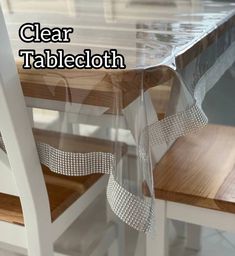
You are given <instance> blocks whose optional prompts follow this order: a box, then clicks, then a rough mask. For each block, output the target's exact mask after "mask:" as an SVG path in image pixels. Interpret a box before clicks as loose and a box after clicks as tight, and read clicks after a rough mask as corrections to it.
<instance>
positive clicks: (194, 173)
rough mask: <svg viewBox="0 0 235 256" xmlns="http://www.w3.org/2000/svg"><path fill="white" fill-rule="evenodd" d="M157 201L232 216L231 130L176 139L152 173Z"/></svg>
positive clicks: (234, 142) (234, 140) (234, 162)
mask: <svg viewBox="0 0 235 256" xmlns="http://www.w3.org/2000/svg"><path fill="white" fill-rule="evenodd" d="M154 183H155V196H156V197H157V198H159V199H164V200H169V201H174V202H180V203H185V204H190V205H194V206H199V207H205V208H210V209H216V210H220V211H226V212H232V213H235V128H234V127H228V126H227V127H226V126H219V125H208V126H207V127H206V128H204V129H202V130H201V131H200V132H199V133H197V134H193V135H188V136H186V137H182V138H179V139H178V140H177V141H176V142H175V143H174V145H173V146H172V147H171V149H170V150H169V151H168V152H167V153H166V155H165V156H164V157H163V158H162V159H161V160H160V162H159V163H158V164H157V166H156V168H155V170H154Z"/></svg>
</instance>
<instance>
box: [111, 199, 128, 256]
mask: <svg viewBox="0 0 235 256" xmlns="http://www.w3.org/2000/svg"><path fill="white" fill-rule="evenodd" d="M106 217H107V222H114V223H115V225H116V227H117V229H116V230H117V233H116V238H115V239H114V242H113V243H112V244H111V245H110V247H109V249H108V251H107V256H122V255H126V253H125V249H126V247H125V224H124V223H123V222H122V221H121V220H119V219H118V218H117V216H116V215H115V214H114V213H113V212H112V210H111V209H110V206H109V204H108V202H106Z"/></svg>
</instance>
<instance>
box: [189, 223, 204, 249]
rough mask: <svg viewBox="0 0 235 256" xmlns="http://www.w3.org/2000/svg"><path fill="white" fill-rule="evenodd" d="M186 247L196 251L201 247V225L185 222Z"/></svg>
mask: <svg viewBox="0 0 235 256" xmlns="http://www.w3.org/2000/svg"><path fill="white" fill-rule="evenodd" d="M186 248H188V249H191V250H196V251H199V250H200V249H201V226H199V225H194V224H187V239H186Z"/></svg>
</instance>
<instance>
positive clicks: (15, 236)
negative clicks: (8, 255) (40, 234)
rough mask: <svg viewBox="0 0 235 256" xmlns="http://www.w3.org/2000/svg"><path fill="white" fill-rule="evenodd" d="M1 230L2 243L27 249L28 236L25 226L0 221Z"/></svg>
mask: <svg viewBox="0 0 235 256" xmlns="http://www.w3.org/2000/svg"><path fill="white" fill-rule="evenodd" d="M0 230H1V232H0V241H1V242H2V243H5V244H8V245H14V246H18V247H21V248H22V247H24V248H27V234H26V230H25V228H24V227H23V226H20V225H15V224H13V223H8V222H4V221H0Z"/></svg>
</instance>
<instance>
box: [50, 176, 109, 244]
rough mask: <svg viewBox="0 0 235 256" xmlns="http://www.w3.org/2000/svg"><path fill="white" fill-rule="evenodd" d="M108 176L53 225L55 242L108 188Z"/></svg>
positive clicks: (99, 181)
mask: <svg viewBox="0 0 235 256" xmlns="http://www.w3.org/2000/svg"><path fill="white" fill-rule="evenodd" d="M107 182H108V176H107V175H103V176H102V178H100V179H99V180H98V181H97V182H96V183H95V184H94V185H93V186H92V187H90V188H89V189H88V191H87V192H86V193H85V194H83V195H82V196H81V197H80V198H79V199H78V200H77V201H76V202H75V203H73V204H72V205H71V206H70V207H69V208H68V209H67V210H66V211H65V212H64V213H63V214H62V215H61V216H60V217H59V218H57V219H56V220H55V221H54V222H53V223H52V237H53V241H55V240H56V239H57V238H58V237H59V236H60V235H61V234H62V233H63V232H64V231H65V230H66V229H67V228H68V227H69V226H70V225H71V224H72V223H73V222H74V221H75V220H76V218H77V217H78V216H79V215H80V214H81V213H82V212H83V211H84V210H85V209H86V208H87V207H88V206H89V205H90V203H91V202H92V201H93V200H94V199H95V198H96V197H97V196H98V195H100V193H101V192H103V191H104V189H105V188H106V186H107Z"/></svg>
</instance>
